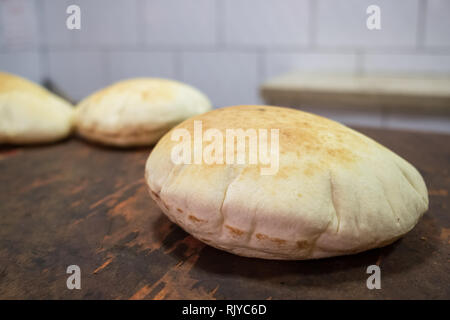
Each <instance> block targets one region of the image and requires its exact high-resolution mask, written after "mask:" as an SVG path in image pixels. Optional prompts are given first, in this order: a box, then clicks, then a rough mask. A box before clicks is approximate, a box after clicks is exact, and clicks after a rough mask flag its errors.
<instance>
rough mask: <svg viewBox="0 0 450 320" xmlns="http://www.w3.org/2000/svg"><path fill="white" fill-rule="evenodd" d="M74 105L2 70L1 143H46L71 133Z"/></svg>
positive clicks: (0, 85) (0, 87) (0, 98)
mask: <svg viewBox="0 0 450 320" xmlns="http://www.w3.org/2000/svg"><path fill="white" fill-rule="evenodd" d="M72 122H73V108H72V106H71V105H70V104H69V103H68V102H66V101H64V100H63V99H61V98H59V97H58V96H56V95H54V94H53V93H51V92H49V91H47V90H46V89H45V88H43V87H41V86H39V85H37V84H35V83H33V82H31V81H28V80H26V79H24V78H21V77H18V76H15V75H12V74H9V73H4V72H0V143H10V144H27V143H46V142H52V141H56V140H59V139H62V138H65V137H66V136H68V135H69V134H70V132H71V130H72Z"/></svg>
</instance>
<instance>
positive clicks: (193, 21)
mask: <svg viewBox="0 0 450 320" xmlns="http://www.w3.org/2000/svg"><path fill="white" fill-rule="evenodd" d="M143 10H144V14H143V15H142V17H143V18H144V23H143V24H144V27H145V30H144V34H145V41H146V43H147V44H150V45H158V44H160V45H211V44H214V43H215V41H216V25H215V24H216V14H215V1H212V0H183V1H179V0H148V1H144V8H143Z"/></svg>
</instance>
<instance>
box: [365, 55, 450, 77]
mask: <svg viewBox="0 0 450 320" xmlns="http://www.w3.org/2000/svg"><path fill="white" fill-rule="evenodd" d="M364 71H365V72H367V73H376V72H399V73H440V74H445V73H449V72H450V55H445V54H444V55H440V54H428V55H422V54H368V55H366V56H365V57H364Z"/></svg>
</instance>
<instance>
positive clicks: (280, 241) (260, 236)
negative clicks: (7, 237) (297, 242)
mask: <svg viewBox="0 0 450 320" xmlns="http://www.w3.org/2000/svg"><path fill="white" fill-rule="evenodd" d="M255 236H256V238H257V239H258V240H270V241H272V242H275V243H277V244H279V245H281V244H285V243H286V240H284V239H280V238H275V237H269V236H268V235H266V234H262V233H257V234H256V235H255Z"/></svg>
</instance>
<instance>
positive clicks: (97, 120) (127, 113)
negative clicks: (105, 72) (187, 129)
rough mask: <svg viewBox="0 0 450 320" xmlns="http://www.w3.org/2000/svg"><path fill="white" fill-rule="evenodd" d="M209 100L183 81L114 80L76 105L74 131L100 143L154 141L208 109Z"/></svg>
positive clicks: (120, 144) (124, 145)
mask: <svg viewBox="0 0 450 320" xmlns="http://www.w3.org/2000/svg"><path fill="white" fill-rule="evenodd" d="M210 109H211V103H210V101H209V99H208V98H207V97H206V96H205V95H204V94H203V93H201V92H200V91H199V90H197V89H196V88H194V87H191V86H189V85H187V84H184V83H181V82H177V81H173V80H167V79H158V78H136V79H129V80H124V81H120V82H117V83H115V84H113V85H111V86H109V87H106V88H104V89H101V90H99V91H97V92H95V93H93V94H92V95H90V96H88V97H87V98H85V99H84V100H82V101H81V102H80V103H79V104H78V105H77V107H76V127H77V132H78V133H79V135H81V136H82V137H84V138H86V139H88V140H91V141H94V142H98V143H101V144H106V145H112V146H120V147H129V146H144V145H152V144H155V143H156V142H157V141H158V139H159V138H160V137H161V136H163V135H164V133H166V132H167V131H168V130H169V129H170V128H172V127H173V126H175V125H176V124H178V123H179V122H181V121H183V120H185V119H187V118H189V117H192V116H194V115H198V114H201V113H204V112H206V111H209V110H210Z"/></svg>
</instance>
